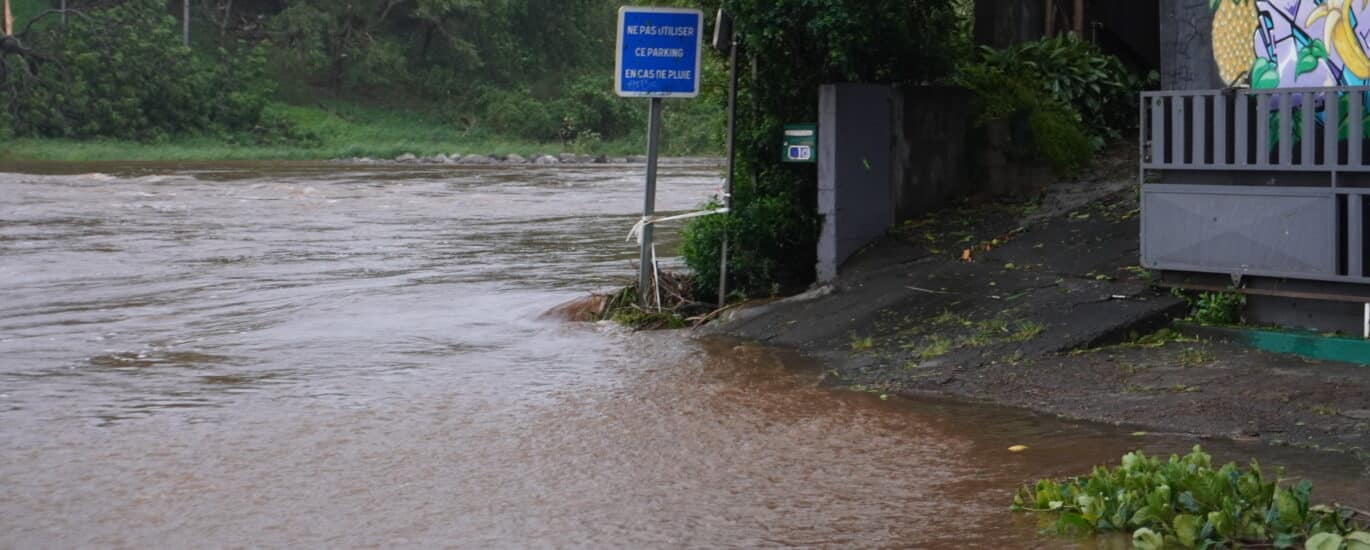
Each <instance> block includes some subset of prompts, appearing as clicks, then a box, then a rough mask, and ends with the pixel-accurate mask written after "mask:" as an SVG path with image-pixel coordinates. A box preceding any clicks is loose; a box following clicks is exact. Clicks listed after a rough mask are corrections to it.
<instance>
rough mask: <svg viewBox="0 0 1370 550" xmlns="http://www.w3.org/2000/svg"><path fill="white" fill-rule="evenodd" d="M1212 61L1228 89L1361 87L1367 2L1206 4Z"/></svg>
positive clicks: (1368, 72)
mask: <svg viewBox="0 0 1370 550" xmlns="http://www.w3.org/2000/svg"><path fill="white" fill-rule="evenodd" d="M1211 7H1212V9H1213V57H1214V60H1215V61H1216V62H1217V64H1218V72H1219V74H1220V75H1222V79H1223V80H1224V81H1225V82H1226V83H1227V84H1228V85H1232V86H1242V85H1249V86H1251V87H1252V88H1260V89H1265V88H1290V87H1298V88H1311V87H1323V86H1363V85H1366V84H1367V81H1368V80H1370V56H1367V55H1366V51H1367V49H1370V0H1211Z"/></svg>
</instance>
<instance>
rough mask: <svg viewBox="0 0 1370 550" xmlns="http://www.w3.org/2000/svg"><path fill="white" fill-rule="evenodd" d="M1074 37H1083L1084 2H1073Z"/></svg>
mask: <svg viewBox="0 0 1370 550" xmlns="http://www.w3.org/2000/svg"><path fill="white" fill-rule="evenodd" d="M1075 36H1077V37H1079V38H1084V37H1085V0H1075Z"/></svg>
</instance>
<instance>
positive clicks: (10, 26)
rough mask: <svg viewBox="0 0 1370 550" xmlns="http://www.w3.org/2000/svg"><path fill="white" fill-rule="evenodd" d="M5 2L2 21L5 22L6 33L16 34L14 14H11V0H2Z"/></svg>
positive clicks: (0, 20)
mask: <svg viewBox="0 0 1370 550" xmlns="http://www.w3.org/2000/svg"><path fill="white" fill-rule="evenodd" d="M0 1H3V2H4V3H5V10H4V11H5V13H4V16H3V19H0V23H3V27H4V29H3V30H4V31H5V32H4V34H14V16H12V15H10V0H0Z"/></svg>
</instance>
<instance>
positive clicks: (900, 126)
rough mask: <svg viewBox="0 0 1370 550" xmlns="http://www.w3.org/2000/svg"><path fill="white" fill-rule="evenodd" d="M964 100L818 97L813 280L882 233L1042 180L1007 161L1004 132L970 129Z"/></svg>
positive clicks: (855, 93) (868, 93)
mask: <svg viewBox="0 0 1370 550" xmlns="http://www.w3.org/2000/svg"><path fill="white" fill-rule="evenodd" d="M974 122H975V114H974V110H973V107H972V106H971V95H970V93H969V92H966V91H964V90H960V89H956V88H935V87H919V88H910V89H899V88H895V87H890V86H879V85H869V84H837V85H829V86H824V87H823V88H822V89H821V90H820V93H819V121H818V123H819V130H818V134H819V137H818V203H819V207H818V209H819V213H820V214H821V215H822V217H823V230H822V233H821V235H820V238H819V248H818V280H819V281H821V282H828V281H832V280H833V279H835V278H836V277H837V274H838V272H839V271H840V269H841V267H842V265H843V264H844V263H846V261H847V260H848V259H850V258H851V257H852V256H853V255H855V254H856V253H857V252H860V251H861V249H862V248H864V247H866V246H867V245H869V244H871V243H872V242H875V241H877V240H879V239H880V238H882V237H884V236H885V235H886V234H887V233H888V231H889V230H890V228H891V227H894V226H896V225H898V224H900V223H902V222H904V221H905V220H910V219H915V218H917V217H919V216H922V215H923V214H926V213H928V212H930V211H933V210H935V209H937V208H940V207H943V206H945V205H947V204H948V203H950V202H951V201H954V200H956V199H958V198H961V197H965V196H968V195H972V194H976V193H984V194H992V195H1005V194H1022V193H1027V192H1031V191H1034V190H1035V189H1036V188H1037V187H1039V186H1040V185H1041V184H1042V183H1043V181H1042V178H1041V177H1040V176H1042V175H1045V174H1048V173H1047V172H1046V171H1044V170H1042V169H1041V168H1040V167H1038V166H1036V165H1028V164H1023V163H1022V162H1020V161H1017V160H1015V159H1014V156H1013V155H1012V154H1010V152H1009V150H1010V149H1012V148H1014V147H1015V145H1014V144H1013V143H1012V136H1011V134H1012V132H1011V131H1009V130H1008V129H1007V128H1008V126H1009V125H1008V124H997V125H990V126H988V127H985V128H977V127H976V126H975V124H974Z"/></svg>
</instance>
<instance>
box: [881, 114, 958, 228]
mask: <svg viewBox="0 0 1370 550" xmlns="http://www.w3.org/2000/svg"><path fill="white" fill-rule="evenodd" d="M894 99H895V101H894V112H893V113H892V114H893V115H894V120H895V127H894V129H895V139H894V156H893V162H894V166H893V173H892V174H891V176H892V178H893V182H894V185H893V189H892V191H891V193H892V195H891V200H892V201H893V202H894V214H895V221H896V222H902V221H904V220H909V219H913V218H915V217H918V216H921V215H923V214H926V213H927V212H929V211H930V210H932V209H934V208H936V207H938V206H941V205H943V204H946V202H947V201H948V200H951V199H953V198H956V197H959V196H961V195H964V194H966V193H967V192H968V191H969V190H970V189H969V179H970V177H969V174H970V172H971V166H970V165H971V162H973V160H972V158H971V150H970V143H971V140H970V138H971V136H970V132H971V130H972V128H971V125H970V124H969V123H968V122H969V121H971V120H972V119H974V117H975V113H974V110H973V109H972V108H971V105H970V96H969V94H967V93H966V92H965V91H964V90H961V89H959V88H912V89H907V90H901V91H898V92H896V93H895V95H894Z"/></svg>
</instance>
